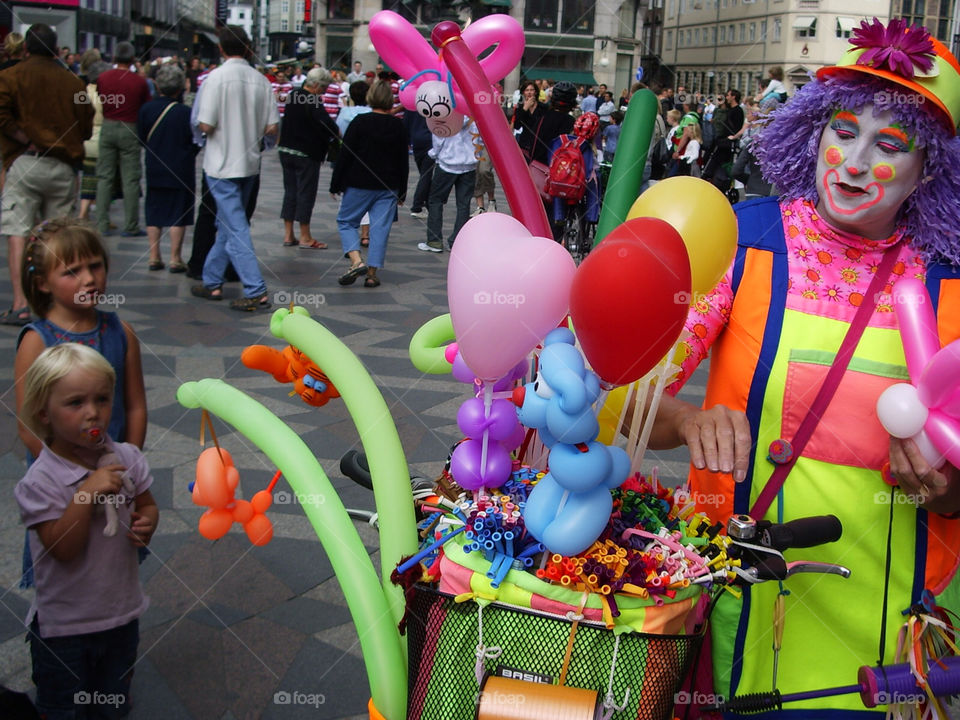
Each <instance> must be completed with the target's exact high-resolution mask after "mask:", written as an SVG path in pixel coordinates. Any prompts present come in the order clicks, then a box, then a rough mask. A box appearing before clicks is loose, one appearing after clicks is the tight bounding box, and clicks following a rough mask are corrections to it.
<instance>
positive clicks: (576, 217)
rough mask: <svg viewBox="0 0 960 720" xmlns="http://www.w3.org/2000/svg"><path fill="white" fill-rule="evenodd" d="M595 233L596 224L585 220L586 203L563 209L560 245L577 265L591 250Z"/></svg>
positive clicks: (582, 202) (581, 202)
mask: <svg viewBox="0 0 960 720" xmlns="http://www.w3.org/2000/svg"><path fill="white" fill-rule="evenodd" d="M596 231H597V223H596V222H590V221H588V220H587V212H586V203H585V202H584V201H583V200H581V201H580V202H578V203H574V204H571V205H567V206H566V207H565V214H564V218H563V232H562V234H561V235H560V244H561V245H563V247H564V248H566V250H567V252H569V253H570V255H571V257H573V261H574V262H575V263H576V264H577V265H579V264H580V263H581V262H583V259H584V258H585V257H586V256H587V254H588V253H589V252H590V250H592V249H593V239H594V237H595V235H596Z"/></svg>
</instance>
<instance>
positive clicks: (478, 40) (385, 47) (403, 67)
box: [370, 10, 524, 112]
mask: <svg viewBox="0 0 960 720" xmlns="http://www.w3.org/2000/svg"><path fill="white" fill-rule="evenodd" d="M370 40H371V41H372V42H373V45H374V47H375V48H376V49H377V52H378V53H379V54H380V56H381V57H382V58H383V59H384V60H386V61H387V64H388V65H389V66H390V67H391V68H393V69H394V70H395V71H396V72H397V74H398V75H400V77H402V78H405V79H406V80H407V81H408V82H407V83H406V84H405V85H404V87H403V88H402V89H401V91H400V102H401V103H402V104H403V106H404V107H405V108H406V109H407V110H414V109H415V107H416V95H417V88H418V87H419V86H420V84H421V83H423V82H427V81H431V80H437V79H440V80H442V81H444V82H446V79H447V73H448V72H449V70H448V68H447V66H446V63H445V62H444V61H443V59H441V58H440V57H439V56H438V54H437V52H436V51H435V50H434V49H433V48H432V47H430V44H429V43H428V42H427V41H426V40H425V39H424V37H423V36H422V35H421V34H420V33H419V31H418V30H417V29H416V28H415V27H414V26H413V25H411V24H410V23H409V22H408V21H407V20H406V19H404V18H403V17H402V16H401V15H398V14H397V13H395V12H392V11H390V10H381V11H380V12H378V13H376V14H375V15H374V16H373V17H372V18H371V19H370ZM463 40H464V42H465V43H466V45H467V47H468V48H469V49H470V52H472V53H473V55H474V57H478V56H479V55H481V54H482V53H483V52H484V51H485V50H487V49H488V48H490V47H491V46H493V45H495V46H496V47H494V49H493V51H492V52H490V53H489V54H488V55H487V56H486V57H484V58H483V59H482V60H480V61H479V65H480V68H481V69H482V72H483V75H484V79H485V80H486V84H487V86H489V85H490V83H491V82H492V81H496V80H500V79H501V78H504V77H506V76H507V75H509V74H510V73H511V72H512V71H513V69H514V68H515V67H516V66H517V64H518V63H519V62H520V59H521V57H522V56H523V44H524V38H523V28H522V27H521V25H520V23H518V22H517V21H516V20H514V19H513V18H511V17H510V16H509V15H503V14H496V15H487V16H486V17H482V18H480V19H479V20H476V21H475V22H472V23H470V26H469V27H468V28H467V29H466V30H464V31H463ZM424 70H436V71H437V72H438V73H439V75H440V77H439V78H438V77H437V75H435V74H433V73H427V74H425V75H422V76H420V77H417V78H414V76H415V75H417V74H418V73H420V72H422V71H424ZM411 78H413V79H412V80H411ZM470 92H473V90H471V89H468V90H467V93H470ZM453 93H454V98H455V100H456V104H455V107H456V108H457V110H460V109H461V108H466V107H467V104H466V102H465V93H464V92H462V91H461V89H460V88H459V87H458V86H457V85H456V84H454V87H453ZM461 112H463V111H462V110H461Z"/></svg>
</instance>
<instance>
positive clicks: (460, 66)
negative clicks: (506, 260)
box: [430, 20, 553, 238]
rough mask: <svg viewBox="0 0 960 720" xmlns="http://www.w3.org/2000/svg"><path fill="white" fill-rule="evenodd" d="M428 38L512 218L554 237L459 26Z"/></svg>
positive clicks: (442, 26)
mask: <svg viewBox="0 0 960 720" xmlns="http://www.w3.org/2000/svg"><path fill="white" fill-rule="evenodd" d="M430 39H431V40H432V41H433V44H434V45H435V46H436V47H437V49H438V51H439V53H440V57H441V59H442V60H443V62H444V63H445V64H446V66H447V68H449V70H450V72H451V74H452V75H453V78H454V80H456V81H457V85H458V86H459V88H460V92H461V93H463V96H464V98H465V99H466V101H467V107H469V108H470V115H471V116H472V117H473V119H474V121H475V122H476V123H477V127H478V128H479V130H480V136H481V137H482V138H483V142H484V144H485V145H486V147H487V152H488V153H490V161H491V162H492V163H493V166H494V168H496V170H497V175H498V176H499V177H500V182H501V183H502V184H503V192H504V194H505V195H506V196H507V202H508V203H509V204H510V209H511V210H512V211H513V216H514V217H515V218H517V220H519V221H520V222H521V223H523V224H524V225H525V226H526V228H527V230H529V231H530V233H531V234H532V235H535V236H537V237H547V238H549V237H553V233H552V232H551V230H550V222H549V221H548V220H547V213H546V210H545V209H544V207H543V202H542V201H541V200H540V194H539V193H538V192H537V189H536V187H534V184H533V179H532V178H531V177H530V170H529V169H528V168H527V164H526V162H524V160H523V155H522V154H521V153H520V148H519V146H518V145H517V142H516V140H515V139H514V137H513V133H511V132H510V126H509V125H508V124H507V118H506V116H505V115H504V114H503V110H502V109H501V107H500V102H499V94H498V93H496V92H494V89H493V86H492V85H491V84H490V81H489V80H488V79H487V76H486V75H485V74H484V72H483V68H481V67H480V61H479V60H477V58H476V57H475V56H474V54H473V51H471V50H470V48H469V47H468V46H467V44H466V43H465V42H464V41H463V38H462V37H461V36H460V26H459V25H457V24H456V23H455V22H452V21H449V20H447V21H444V22H442V23H439V24H438V25H437V26H436V27H435V28H433V32H432V33H431V35H430Z"/></svg>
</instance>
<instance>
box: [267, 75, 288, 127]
mask: <svg viewBox="0 0 960 720" xmlns="http://www.w3.org/2000/svg"><path fill="white" fill-rule="evenodd" d="M270 86H271V87H272V88H273V95H274V97H275V98H277V112H279V113H280V117H281V118H282V117H283V108H284V106H285V105H286V104H287V96H288V95H289V94H290V91H291V90H293V83H291V82H290V81H289V80H287V74H286V73H285V72H284V71H283V70H277V73H276V79H275V80H274V81H273V82H271V83H270Z"/></svg>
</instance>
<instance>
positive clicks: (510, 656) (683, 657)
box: [407, 586, 703, 720]
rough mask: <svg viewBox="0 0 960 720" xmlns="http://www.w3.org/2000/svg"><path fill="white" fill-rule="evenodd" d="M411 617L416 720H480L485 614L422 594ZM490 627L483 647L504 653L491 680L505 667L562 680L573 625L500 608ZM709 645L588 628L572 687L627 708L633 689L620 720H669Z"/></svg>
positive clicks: (489, 666)
mask: <svg viewBox="0 0 960 720" xmlns="http://www.w3.org/2000/svg"><path fill="white" fill-rule="evenodd" d="M408 609H409V615H408V621H407V637H408V639H407V642H408V649H409V670H410V671H409V700H408V709H407V718H408V720H472V719H473V718H474V717H475V713H476V702H477V700H478V692H479V685H478V682H477V677H476V672H475V670H476V668H475V664H476V656H475V654H474V648H476V646H477V644H478V629H479V626H478V623H479V621H480V617H479V615H480V612H481V611H480V606H479V605H478V604H477V603H475V602H459V603H458V602H456V600H455V599H454V598H453V596H451V595H447V594H444V593H440V592H439V591H436V590H433V589H431V588H428V587H425V586H417V587H416V588H415V589H414V590H413V591H412V592H411V594H410V596H408ZM482 623H483V642H484V643H485V644H486V645H487V646H488V648H491V647H492V646H496V647H498V648H500V649H501V651H502V652H501V653H500V655H499V656H497V657H496V658H488V659H487V660H486V661H485V663H484V664H485V670H486V671H487V672H496V669H497V667H498V666H504V667H508V668H511V669H519V670H522V671H523V672H529V673H535V674H540V675H546V676H549V677H551V678H553V679H556V678H557V677H558V676H559V674H560V670H561V666H562V664H563V657H564V652H565V649H566V646H567V642H568V640H569V638H570V627H571V621H569V620H567V619H566V618H564V617H561V616H556V615H548V614H546V613H539V612H534V611H530V610H525V609H523V608H518V607H514V606H508V605H503V604H500V603H492V604H490V605H487V606H486V608H485V609H483V611H482ZM618 637H619V641H618V640H617V638H618ZM702 639H703V635H702V634H697V635H651V634H644V633H623V634H620V635H617V634H615V633H613V632H611V631H609V630H607V629H606V628H605V627H604V626H603V625H598V624H595V623H591V622H586V621H584V622H581V623H579V625H578V627H577V631H576V634H575V636H574V642H573V649H572V653H571V658H570V665H569V671H568V674H567V685H569V686H572V687H579V688H586V689H590V690H596V691H597V692H598V697H599V699H600V700H603V698H604V696H605V695H606V692H607V687H608V683H610V684H611V691H612V694H613V697H614V698H615V702H616V703H624V697H625V696H626V691H627V688H629V689H630V693H629V697H627V700H626V704H625V707H624V708H623V710H619V711H614V713H613V715H612V720H668V719H669V718H670V717H672V715H671V711H672V709H673V703H674V695H675V693H676V692H677V691H678V690H679V688H680V684H681V681H682V679H683V677H684V675H685V673H686V671H687V669H688V667H689V664H690V662H691V661H692V659H693V657H694V656H695V653H696V650H697V648H698V647H699V645H700V643H701V641H702ZM615 653H616V663H615V664H614V654H615ZM611 668H613V672H612V680H611Z"/></svg>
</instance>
